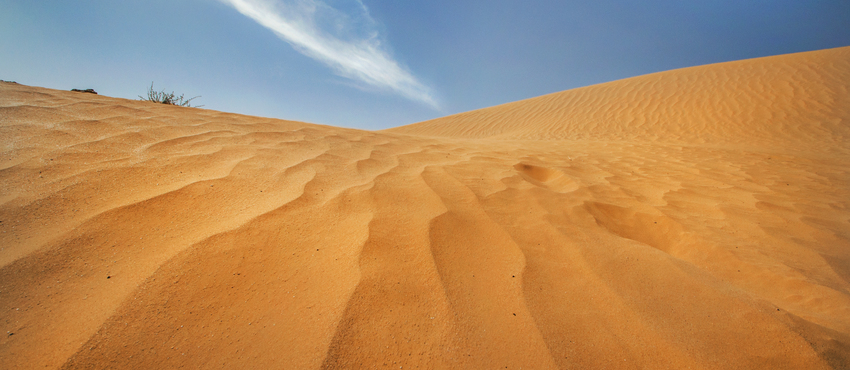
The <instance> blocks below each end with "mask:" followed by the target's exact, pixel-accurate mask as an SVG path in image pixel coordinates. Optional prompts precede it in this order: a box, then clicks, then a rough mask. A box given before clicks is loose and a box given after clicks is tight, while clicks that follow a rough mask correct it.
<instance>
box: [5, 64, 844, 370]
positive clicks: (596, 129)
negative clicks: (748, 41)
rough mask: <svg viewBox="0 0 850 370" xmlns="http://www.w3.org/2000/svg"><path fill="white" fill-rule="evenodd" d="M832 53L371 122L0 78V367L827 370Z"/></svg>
mask: <svg viewBox="0 0 850 370" xmlns="http://www.w3.org/2000/svg"><path fill="white" fill-rule="evenodd" d="M848 89H850V47H848V48H839V49H830V50H822V51H815V52H808V53H800V54H790V55H783V56H776V57H768V58H760V59H752V60H744V61H737V62H730V63H722V64H715V65H708V66H700V67H694V68H686V69H680V70H674V71H668V72H663V73H656V74H651V75H645V76H639V77H635V78H630V79H626V80H622V81H615V82H610V83H605V84H600V85H595V86H589V87H585V88H580V89H574V90H569V91H564V92H560V93H555V94H551V95H546V96H542V97H538V98H534V99H529V100H524V101H520V102H515V103H510V104H505V105H501V106H497V107H492V108H487V109H482V110H478V111H473V112H467V113H462V114H458V115H454V116H449V117H445V118H440V119H436V120H433V121H428V122H422V123H417V124H413V125H409V126H404V127H399V128H395V129H390V130H385V131H378V132H372V131H362V130H353V129H342V128H336V127H330V126H321V125H315V124H308V123H301V122H291V121H281V120H275V119H267V118H260V117H250V116H243V115H236V114H228V113H221V112H216V111H211V110H202V109H191V108H180V107H173V106H165V105H161V104H154V103H148V102H140V101H131V100H125V99H116V98H110V97H104V96H97V95H91V94H84V93H74V92H66V91H57V90H50V89H45V88H38V87H28V86H23V85H18V84H10V83H0V368H3V369H35V368H39V369H42V368H144V369H172V368H180V367H184V368H203V369H213V368H228V369H233V368H244V369H270V368H282V369H311V368H391V369H415V368H428V369H441V368H465V369H518V368H524V369H555V368H561V369H570V368H574V369H591V368H594V369H597V368H598V369H686V368H691V369H829V368H833V369H847V368H850V92H848Z"/></svg>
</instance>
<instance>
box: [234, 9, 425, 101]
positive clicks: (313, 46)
mask: <svg viewBox="0 0 850 370" xmlns="http://www.w3.org/2000/svg"><path fill="white" fill-rule="evenodd" d="M221 1H223V2H225V3H227V4H229V5H231V6H233V7H234V8H235V9H236V10H237V11H239V12H240V13H242V14H244V15H245V16H247V17H249V18H251V19H253V20H254V21H256V22H257V23H259V24H260V25H262V26H263V27H266V28H268V29H269V30H271V31H273V32H274V33H275V34H276V35H277V36H278V37H280V38H281V39H283V40H284V41H286V42H288V43H289V44H291V45H292V46H293V47H294V48H295V49H296V50H298V51H299V52H301V53H302V54H304V55H307V56H309V57H310V58H313V59H315V60H318V61H320V62H322V63H324V64H326V65H328V66H329V67H331V68H332V69H333V70H334V71H335V72H336V73H337V74H339V75H340V76H343V77H346V78H350V79H353V80H357V81H361V82H363V83H366V84H368V85H371V86H374V87H377V88H380V89H386V90H391V91H395V92H396V93H399V94H401V95H403V96H405V97H407V98H409V99H412V100H415V101H419V102H422V103H425V104H427V105H430V106H431V107H433V108H435V109H439V105H438V104H437V101H436V99H435V98H434V96H433V93H432V92H431V89H430V88H428V87H427V86H425V85H424V84H422V83H421V82H419V81H418V80H417V79H416V77H414V76H413V75H412V74H411V73H410V72H409V71H407V70H406V69H404V68H403V67H401V66H400V65H399V63H398V62H396V61H395V60H394V59H393V58H392V56H391V55H390V54H389V53H388V52H387V51H386V50H385V49H384V48H383V47H382V46H381V42H380V39H379V34H378V31H377V27H376V25H375V21H374V20H373V19H372V17H371V16H370V15H369V11H368V9H367V8H366V6H365V5H363V3H362V2H361V1H360V0H350V1H347V2H345V1H342V2H340V1H337V2H338V3H339V4H335V5H337V7H336V8H335V7H332V6H330V5H328V4H327V3H324V2H322V1H320V0H286V1H276V0H221ZM343 6H346V7H345V8H343Z"/></svg>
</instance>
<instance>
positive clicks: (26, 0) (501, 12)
mask: <svg viewBox="0 0 850 370" xmlns="http://www.w3.org/2000/svg"><path fill="white" fill-rule="evenodd" d="M326 2H327V3H328V4H331V5H333V4H341V3H344V0H334V1H326ZM363 3H364V4H365V5H366V6H367V7H368V8H369V11H370V14H371V16H372V18H374V20H375V21H377V22H378V27H379V30H380V31H381V35H382V38H383V40H384V45H385V46H386V48H387V49H389V50H390V51H391V53H392V55H393V56H394V57H395V60H396V61H398V62H399V64H401V65H403V66H405V67H406V69H407V70H408V71H410V72H411V73H412V74H413V75H414V76H415V77H416V78H418V79H419V81H420V82H422V83H423V84H425V85H427V86H428V87H430V88H431V89H432V90H433V91H434V93H435V95H436V97H437V99H438V101H439V102H440V109H434V108H432V107H429V106H428V105H426V104H422V103H421V102H416V101H412V100H409V99H407V98H404V97H402V96H400V95H399V94H395V93H393V92H391V91H384V90H379V89H372V88H364V86H363V84H358V83H356V82H354V81H351V80H349V79H347V78H344V77H340V76H338V75H336V74H334V72H333V71H332V70H331V69H330V68H328V67H327V66H325V65H323V64H321V63H319V62H317V61H315V60H313V59H310V58H308V57H307V56H304V55H303V54H301V53H299V52H297V51H296V50H295V49H293V47H292V46H290V45H289V44H288V43H286V42H284V41H282V40H281V39H279V38H278V37H277V36H275V34H274V33H272V32H271V31H269V30H268V29H266V28H263V27H262V26H260V25H259V24H257V23H256V22H254V21H253V20H252V19H250V18H248V17H245V16H244V15H242V14H240V13H238V12H237V11H236V10H234V9H233V8H232V7H230V6H228V5H226V4H224V3H222V2H220V1H217V0H170V1H166V0H146V1H136V0H126V1H114V0H79V1H62V0H40V1H32V0H0V79H3V80H13V81H17V82H19V83H22V84H27V85H35V86H44V87H50V88H56V89H71V88H94V89H95V90H97V91H98V92H99V93H101V94H104V95H109V96H116V97H123V98H130V99H134V98H136V96H137V95H143V94H145V92H146V89H147V87H148V86H149V85H150V83H151V82H154V84H155V86H154V87H155V88H158V89H160V88H162V89H167V90H168V91H172V90H173V91H176V92H178V93H185V94H186V95H187V96H195V95H201V96H202V97H201V98H199V99H197V100H196V101H195V103H198V104H204V105H205V108H209V109H216V110H222V111H228V112H235V113H243V114H251V115H258V116H266V117H275V118H283V119H294V120H302V121H308V122H315V123H322V124H329V125H335V126H344V127H357V128H364V129H381V128H387V127H393V126H400V125H403V124H408V123H413V122H417V121H422V120H427V119H431V118H436V117H441V116H444V115H448V114H452V113H458V112H463V111H468V110H473V109H478V108H483V107H487V106H492V105H497V104H502V103H507V102H511V101H516V100H520V99H525V98H531V97H535V96H539V95H543V94H547V93H552V92H557V91H562V90H567V89H571V88H576V87H581V86H586V85H592V84H597V83H602V82H607V81H613V80H617V79H622V78H626V77H631V76H636V75H641V74H646V73H652V72H658V71H664V70H669V69H675V68H682V67H688V66H694V65H701V64H708V63H717V62H724V61H730V60H738V59H746V58H754V57H761V56H769V55H777V54H785V53H793V52H801V51H810V50H818V49H825V48H832V47H840V46H848V45H850V1H847V0H820V1H818V0H812V1H789V0H778V1H756V0H740V1H726V0H719V1H702V2H699V1H698V2H690V1H673V0H664V1H612V0H601V1H590V2H588V1H572V0H561V1H550V0H539V1H515V0H486V1H485V0H466V1H463V0H456V1H434V0H432V1H419V0H363Z"/></svg>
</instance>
